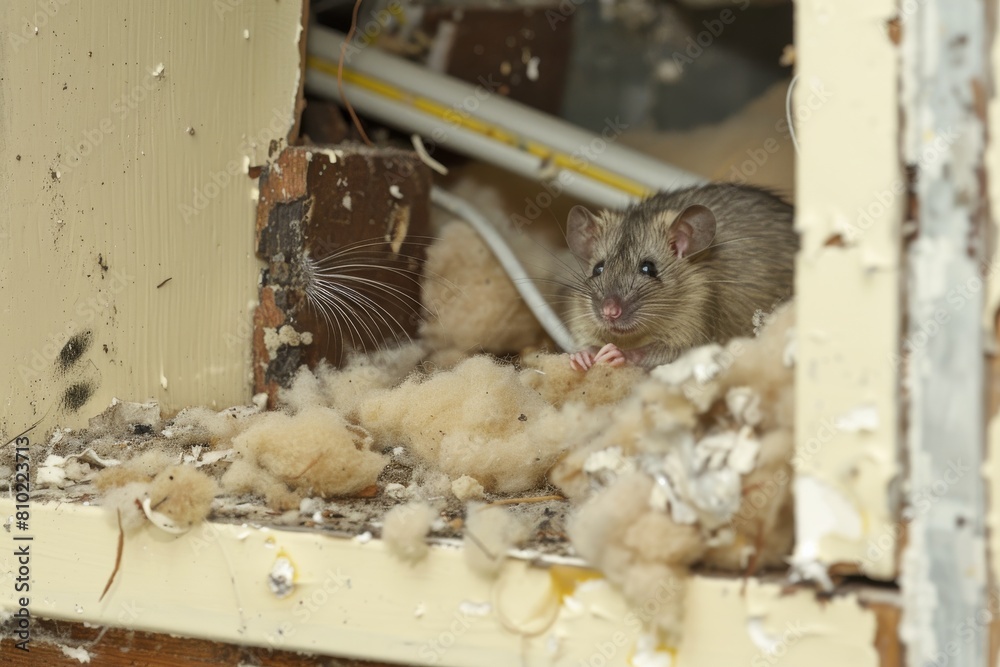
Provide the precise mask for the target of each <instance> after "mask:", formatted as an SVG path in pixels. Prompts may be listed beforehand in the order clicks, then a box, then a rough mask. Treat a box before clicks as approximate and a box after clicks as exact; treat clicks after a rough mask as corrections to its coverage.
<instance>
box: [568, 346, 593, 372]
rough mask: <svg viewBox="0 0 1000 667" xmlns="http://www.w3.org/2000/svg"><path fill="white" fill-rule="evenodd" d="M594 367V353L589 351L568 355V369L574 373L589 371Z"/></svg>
mask: <svg viewBox="0 0 1000 667" xmlns="http://www.w3.org/2000/svg"><path fill="white" fill-rule="evenodd" d="M593 365H594V353H593V352H592V351H591V350H580V351H579V352H574V353H573V354H571V355H569V367H570V368H572V369H573V370H575V371H586V370H590V367H591V366H593Z"/></svg>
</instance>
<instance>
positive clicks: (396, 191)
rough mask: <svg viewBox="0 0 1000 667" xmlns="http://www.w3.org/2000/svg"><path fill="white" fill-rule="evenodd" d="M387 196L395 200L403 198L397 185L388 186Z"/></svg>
mask: <svg viewBox="0 0 1000 667" xmlns="http://www.w3.org/2000/svg"><path fill="white" fill-rule="evenodd" d="M389 194H390V195H392V196H393V197H394V198H396V199H402V198H403V193H402V192H400V191H399V186H398V185H390V186H389Z"/></svg>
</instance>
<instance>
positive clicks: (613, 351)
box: [594, 343, 626, 366]
mask: <svg viewBox="0 0 1000 667" xmlns="http://www.w3.org/2000/svg"><path fill="white" fill-rule="evenodd" d="M625 361H626V360H625V353H624V352H622V351H621V350H620V349H619V348H618V346H617V345H615V344H614V343H608V344H607V345H605V346H604V347H602V348H601V349H600V350H599V351H598V352H597V354H596V355H595V356H594V363H595V364H598V363H602V362H603V363H606V364H610V365H611V366H624V365H625Z"/></svg>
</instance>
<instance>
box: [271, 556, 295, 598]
mask: <svg viewBox="0 0 1000 667" xmlns="http://www.w3.org/2000/svg"><path fill="white" fill-rule="evenodd" d="M267 587H268V588H269V589H271V592H272V593H274V595H275V597H278V598H285V597H288V596H289V595H291V594H292V592H293V591H295V565H294V564H293V563H292V559H291V558H289V557H288V554H286V553H285V552H284V551H279V552H278V557H277V558H275V559H274V564H273V565H271V571H270V572H269V573H268V575H267Z"/></svg>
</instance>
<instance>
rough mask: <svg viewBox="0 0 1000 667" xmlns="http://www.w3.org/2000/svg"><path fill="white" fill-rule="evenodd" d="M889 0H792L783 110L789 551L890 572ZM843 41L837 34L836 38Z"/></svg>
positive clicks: (896, 318) (892, 191)
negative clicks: (793, 530) (793, 235)
mask: <svg viewBox="0 0 1000 667" xmlns="http://www.w3.org/2000/svg"><path fill="white" fill-rule="evenodd" d="M897 10H898V8H897V3H896V2H894V1H893V0H874V1H873V0H847V1H844V2H835V3H834V2H827V1H825V0H799V1H798V2H797V3H796V11H795V32H796V42H795V47H796V67H797V75H798V78H797V82H796V87H795V95H794V104H793V116H794V118H795V120H796V123H795V126H796V130H797V136H798V141H799V145H800V152H799V156H798V162H797V164H796V180H797V195H796V201H797V213H796V215H797V221H796V225H797V227H798V229H799V230H800V232H801V234H802V251H801V253H800V255H799V258H798V262H797V265H796V286H795V289H796V303H797V305H796V316H797V327H796V336H797V358H796V377H795V382H796V405H795V408H796V445H797V453H796V459H795V464H796V472H797V475H796V481H795V493H796V527H797V544H796V550H795V560H796V564H797V565H798V566H799V567H800V568H801V569H802V570H803V571H804V572H806V573H809V574H810V576H815V577H817V578H820V579H821V578H822V577H823V569H824V568H823V567H815V566H816V565H817V564H820V565H822V566H829V565H832V564H834V563H848V564H850V565H852V566H855V567H857V568H858V569H860V570H861V571H863V572H864V573H865V574H867V575H868V576H870V577H873V578H877V579H887V580H888V579H892V578H894V575H895V572H896V562H895V553H896V546H895V545H896V538H897V537H898V534H899V530H898V528H897V526H896V524H895V523H894V521H895V516H894V512H893V507H894V505H895V500H894V487H893V482H894V480H895V478H896V476H897V475H898V473H899V471H900V468H899V464H898V458H899V448H900V442H899V438H900V435H899V421H900V408H899V387H900V384H899V369H898V363H897V360H898V351H899V346H900V293H899V285H900V253H901V247H902V246H901V241H900V225H901V222H902V219H903V208H904V205H905V202H906V197H905V195H903V193H904V191H905V185H906V183H905V179H904V175H903V173H902V172H901V167H900V158H899V122H898V118H899V99H898V93H897V88H898V85H899V63H898V60H899V53H898V47H897V46H896V45H895V44H893V42H892V39H891V37H890V33H889V30H888V23H887V22H888V21H889V19H891V18H892V17H893V16H895V14H896V12H897ZM847 44H849V45H850V47H849V48H845V45H847Z"/></svg>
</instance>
